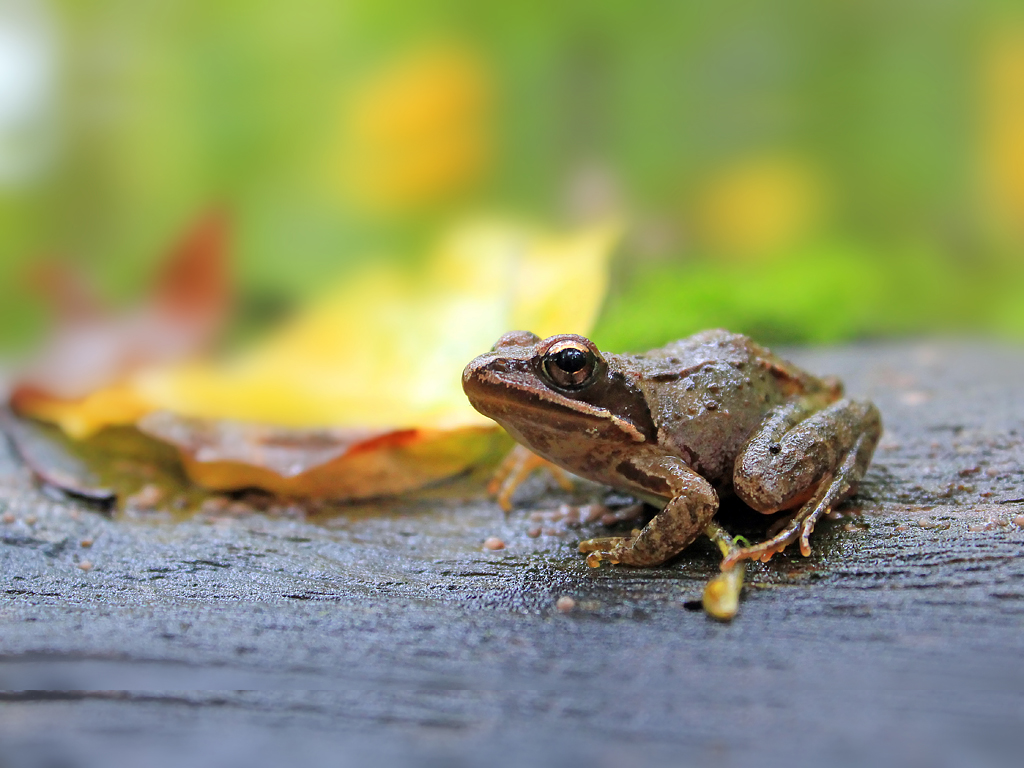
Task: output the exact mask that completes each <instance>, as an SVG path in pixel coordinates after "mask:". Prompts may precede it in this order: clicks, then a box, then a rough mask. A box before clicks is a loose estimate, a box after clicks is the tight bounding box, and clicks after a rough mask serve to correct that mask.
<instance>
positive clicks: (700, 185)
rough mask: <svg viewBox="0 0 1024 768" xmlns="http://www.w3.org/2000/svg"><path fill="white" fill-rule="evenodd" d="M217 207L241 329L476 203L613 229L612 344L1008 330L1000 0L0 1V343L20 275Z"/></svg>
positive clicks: (124, 266)
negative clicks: (607, 219)
mask: <svg viewBox="0 0 1024 768" xmlns="http://www.w3.org/2000/svg"><path fill="white" fill-rule="evenodd" d="M215 205H223V206H226V207H227V209H228V210H229V211H231V215H232V220H233V225H234V236H233V241H234V249H233V250H234V269H235V273H236V276H237V284H238V311H237V320H236V325H235V328H234V336H235V338H236V339H238V338H245V337H247V336H251V335H252V334H254V333H258V331H259V330H260V329H261V328H262V327H264V326H266V325H267V324H269V323H271V322H273V321H274V319H275V318H277V317H279V316H280V315H281V314H282V313H284V312H286V311H288V309H289V308H291V307H294V306H296V305H297V304H299V303H301V302H302V301H303V299H304V298H305V297H307V296H310V295H312V294H315V293H316V292H317V291H318V289H320V288H321V287H322V285H323V283H324V281H325V280H327V281H330V280H334V279H336V278H338V276H340V275H343V274H345V273H346V271H348V270H352V269H355V268H357V267H358V266H359V264H361V263H364V262H365V260H367V259H371V258H372V259H394V260H396V261H399V262H402V261H410V262H411V261H412V260H414V259H416V258H418V257H419V256H421V255H422V254H423V253H424V252H425V250H426V248H427V247H428V244H429V243H430V242H431V239H432V238H433V237H434V236H435V235H436V233H437V231H438V230H439V228H440V227H443V226H444V225H445V224H446V223H449V222H451V221H453V220H455V219H457V218H459V217H464V216H469V215H472V214H473V213H474V212H477V211H491V210H500V211H511V212H514V213H516V214H518V215H521V216H525V217H527V218H529V219H531V220H534V221H537V222H539V223H542V224H543V225H545V226H548V227H550V228H556V229H557V228H568V227H572V226H578V225H581V224H584V223H586V222H587V221H591V220H594V219H597V218H600V217H602V216H606V215H620V216H622V217H623V219H624V221H625V222H626V224H627V234H626V236H625V239H624V242H623V243H622V246H621V247H620V249H619V252H618V253H617V259H616V262H615V267H614V270H615V274H614V280H613V283H612V286H613V287H612V293H611V295H610V296H609V299H608V302H607V306H606V311H605V313H604V315H603V317H602V319H601V321H600V323H599V325H598V328H597V329H596V330H595V333H594V336H595V339H596V340H597V341H598V342H599V343H601V344H603V345H606V346H607V347H608V348H610V349H618V350H621V349H636V348H643V347H647V346H650V345H654V344H658V343H661V342H664V341H666V340H668V339H671V338H674V337H678V336H682V335H685V334H687V333H692V332H694V331H696V330H698V329H701V328H704V327H710V326H726V327H729V328H731V329H733V330H738V331H745V332H749V333H752V334H753V335H755V336H756V337H757V338H759V339H760V340H762V341H765V342H767V343H773V342H780V341H783V342H830V341H836V340H842V339H852V338H864V337H876V336H882V335H891V334H922V333H933V332H966V333H977V332H983V333H995V334H1001V335H1008V336H1012V337H1017V338H1021V337H1024V12H1022V11H1021V10H1020V7H1019V3H1011V2H997V1H996V0H973V1H968V0H949V1H948V2H943V3H934V2H925V1H924V0H899V1H893V0H865V1H864V2H834V3H821V2H813V1H812V0H792V1H790V2H778V1H777V2H767V1H757V0H749V1H747V2H726V3H684V2H679V3H663V2H630V3H626V2H612V1H611V0H590V2H578V3H577V2H573V3H565V4H556V3H544V2H536V1H535V0H521V1H520V2H515V3H479V2H471V1H469V0H465V1H463V0H458V1H456V0H451V1H442V0H435V1H433V2H431V1H430V0H428V1H427V2H398V1H397V0H349V1H348V2H343V3H339V2H336V0H292V2H288V3H280V2H263V1H262V0H202V1H200V0H179V1H176V2H172V1H171V0H153V1H152V2H125V1H124V0H50V1H47V0H2V1H0V350H8V351H10V350H16V349H19V348H25V347H27V346H29V345H31V344H32V343H33V341H34V340H35V339H37V338H38V337H39V335H40V333H41V332H42V329H43V327H44V313H43V312H42V310H41V309H40V306H39V302H38V300H37V299H36V298H35V297H33V296H32V295H31V292H29V291H28V290H26V284H27V280H28V277H27V275H28V273H29V272H30V271H31V267H32V265H33V264H36V263H40V262H41V261H43V260H45V259H51V258H54V257H59V258H63V259H67V260H70V261H71V262H72V263H74V264H77V265H78V266H80V267H82V268H83V269H84V270H86V271H87V272H88V274H89V275H90V276H91V278H92V279H93V280H94V282H95V283H96V284H97V286H98V289H99V290H100V292H101V293H102V294H104V295H105V296H108V297H110V298H111V299H113V300H120V301H127V300H129V299H130V297H132V296H133V295H136V294H137V293H138V292H139V291H140V290H142V286H144V285H145V284H146V282H147V280H148V279H149V278H150V276H151V275H152V273H153V270H154V268H155V266H156V264H157V263H158V262H159V260H160V259H161V258H162V257H163V255H164V254H165V253H166V251H167V249H168V248H169V247H170V246H171V245H172V244H173V243H174V241H175V239H176V238H177V237H178V236H179V235H180V234H181V232H182V231H184V229H185V228H187V227H188V225H189V224H190V223H191V221H193V220H194V219H195V218H196V217H197V216H198V215H199V214H201V213H202V212H203V211H204V210H206V209H207V208H209V207H211V206H215ZM566 300H567V301H571V300H572V297H571V296H567V297H566Z"/></svg>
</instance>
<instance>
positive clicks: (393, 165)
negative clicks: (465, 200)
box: [338, 45, 492, 212]
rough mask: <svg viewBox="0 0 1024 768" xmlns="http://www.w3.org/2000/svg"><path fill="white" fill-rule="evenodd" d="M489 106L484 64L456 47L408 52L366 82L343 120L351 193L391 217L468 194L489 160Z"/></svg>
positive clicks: (344, 174)
mask: <svg viewBox="0 0 1024 768" xmlns="http://www.w3.org/2000/svg"><path fill="white" fill-rule="evenodd" d="M490 102H491V89H490V83H489V78H488V75H487V67H486V65H485V63H484V61H483V60H482V59H481V58H480V57H479V56H477V55H476V54H474V53H472V52H470V51H469V50H467V49H463V48H458V47H455V46H450V45H449V46H436V47H432V48H428V49H423V50H419V51H416V52H413V53H411V54H408V55H407V56H406V57H405V58H403V59H401V60H399V61H397V62H395V63H393V64H392V65H391V66H390V67H388V68H387V69H386V70H384V71H382V72H379V73H377V74H376V75H375V76H373V77H372V78H370V79H368V80H367V81H365V82H363V83H362V84H361V85H360V86H358V87H357V88H356V90H355V93H354V94H353V95H352V97H351V99H350V100H348V101H347V102H346V104H345V109H344V110H343V115H342V125H341V130H340V133H341V136H342V142H341V151H340V153H339V154H340V157H339V160H338V164H339V170H340V175H341V179H342V183H343V186H344V189H345V191H346V193H347V195H348V196H349V197H350V198H351V199H352V200H353V201H354V202H355V203H357V204H359V205H361V206H363V207H365V208H369V209H373V210H382V211H386V212H392V211H396V210H405V209H409V208H413V207H416V206H419V205H429V204H430V203H433V202H435V201H437V200H439V199H442V198H444V197H445V196H448V195H451V194H453V193H457V192H459V191H462V190H464V189H465V188H466V187H468V186H469V185H470V184H472V183H473V182H474V181H476V180H477V179H478V178H479V177H480V176H481V175H482V173H483V171H484V170H485V169H486V166H487V164H488V160H489V158H490V154H491V141H492V136H491V133H492V129H491V125H490Z"/></svg>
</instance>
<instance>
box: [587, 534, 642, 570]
mask: <svg viewBox="0 0 1024 768" xmlns="http://www.w3.org/2000/svg"><path fill="white" fill-rule="evenodd" d="M632 542H633V540H632V539H629V538H626V537H623V536H605V537H602V538H597V539H587V540H586V541H581V542H580V547H579V550H580V552H582V553H583V554H585V555H587V565H589V566H590V567H591V568H597V567H598V566H599V565H600V564H601V561H602V560H607V561H608V562H609V563H611V564H613V565H615V564H616V563H619V562H620V561H621V560H622V555H623V552H625V551H626V550H628V549H629V545H630V544H632Z"/></svg>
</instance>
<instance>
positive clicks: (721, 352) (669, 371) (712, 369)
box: [637, 330, 829, 488]
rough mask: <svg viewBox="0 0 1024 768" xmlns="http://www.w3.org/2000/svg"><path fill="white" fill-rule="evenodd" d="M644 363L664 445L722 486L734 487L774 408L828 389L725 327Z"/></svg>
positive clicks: (655, 353) (644, 383) (640, 361)
mask: <svg viewBox="0 0 1024 768" xmlns="http://www.w3.org/2000/svg"><path fill="white" fill-rule="evenodd" d="M637 365H638V367H639V369H640V370H641V371H642V374H641V381H640V386H641V388H642V389H643V390H644V392H645V396H646V399H647V403H648V405H649V407H650V409H651V416H652V419H653V420H654V423H655V425H656V426H657V428H658V441H659V444H660V445H662V446H664V447H666V448H669V449H670V450H672V451H673V452H676V453H678V455H680V456H682V457H683V458H684V459H685V460H686V461H687V462H688V463H689V464H690V466H692V467H693V468H694V469H695V470H696V471H698V472H699V473H700V474H701V475H703V476H704V477H706V478H707V479H708V480H709V481H711V483H712V484H714V485H716V486H717V487H719V488H725V487H728V485H730V484H731V480H732V469H733V463H734V461H735V458H736V456H737V455H738V453H739V450H740V448H741V447H742V446H743V444H744V442H745V441H746V439H747V437H749V435H750V434H751V432H752V431H753V430H754V429H755V428H756V427H757V426H758V425H759V424H760V423H761V422H762V420H763V419H764V416H765V414H766V413H767V412H768V411H769V410H771V409H772V408H774V407H775V406H777V405H780V404H782V403H784V402H785V401H786V400H788V399H789V398H791V397H794V396H799V395H801V394H804V393H812V392H817V391H823V390H825V389H827V388H828V387H829V385H828V384H827V383H826V382H823V381H822V380H820V379H818V378H816V377H814V376H811V375H810V374H807V373H805V372H804V371H802V370H800V369H799V368H797V367H796V366H795V365H793V364H792V363H789V362H787V361H785V360H783V359H782V358H780V357H778V356H777V355H775V354H773V353H772V352H770V351H769V350H767V349H765V348H764V347H762V346H760V345H759V344H756V343H755V342H753V341H752V340H751V339H749V338H748V337H746V336H743V335H741V334H736V333H730V332H728V331H724V330H711V331H704V332H702V333H698V334H696V335H694V336H690V337H687V338H685V339H680V340H678V341H674V342H672V343H670V344H667V345H665V346H664V347H661V348H660V349H655V350H651V351H650V352H647V353H644V354H643V355H638V356H637Z"/></svg>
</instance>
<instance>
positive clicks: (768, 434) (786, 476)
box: [722, 399, 882, 569]
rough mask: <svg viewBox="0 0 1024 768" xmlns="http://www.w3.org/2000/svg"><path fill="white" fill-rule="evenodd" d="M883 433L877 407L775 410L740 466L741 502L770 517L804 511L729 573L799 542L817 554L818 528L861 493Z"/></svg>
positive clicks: (796, 405)
mask: <svg viewBox="0 0 1024 768" xmlns="http://www.w3.org/2000/svg"><path fill="white" fill-rule="evenodd" d="M881 434H882V417H881V415H880V414H879V412H878V409H877V408H876V407H875V406H874V405H873V404H872V403H869V402H862V401H856V400H847V399H843V400H838V401H836V402H834V403H832V404H831V405H828V406H827V407H825V408H823V409H821V410H818V411H815V409H814V405H813V404H811V403H810V402H808V401H806V400H797V401H794V402H792V403H788V404H786V405H784V406H782V407H780V408H777V409H775V410H774V411H772V412H771V413H770V414H769V415H768V417H767V418H766V419H765V421H764V422H763V423H762V424H761V427H760V428H759V429H758V430H757V432H755V433H754V435H753V436H752V437H751V438H750V439H749V440H748V441H747V444H746V446H745V447H744V449H743V451H742V452H741V453H740V455H739V457H738V458H737V459H736V465H735V470H734V473H733V485H734V487H735V489H736V495H737V496H739V497H740V499H742V500H743V501H744V502H745V503H746V504H748V505H749V506H751V507H753V508H754V509H756V510H758V511H759V512H764V513H766V514H769V513H772V512H778V511H780V510H784V509H793V508H794V507H797V506H798V505H801V506H800V508H799V511H798V512H797V513H796V514H795V515H794V516H793V519H792V520H790V521H789V523H788V524H787V525H786V527H785V528H783V529H782V531H780V532H779V533H778V534H777V535H776V536H773V537H772V538H771V539H768V540H767V541H764V542H762V543H760V544H757V545H755V546H753V547H744V548H742V549H739V550H737V551H736V552H734V553H732V554H730V555H729V556H728V557H726V559H725V560H724V561H723V563H722V568H723V569H725V568H728V567H730V566H731V565H733V564H734V563H736V562H738V561H740V560H745V559H751V560H767V559H768V558H770V557H771V556H772V555H773V554H775V553H776V552H781V551H782V550H783V549H785V548H786V547H787V546H788V545H789V544H791V543H792V542H794V541H796V540H797V539H799V540H800V551H801V552H802V553H803V554H804V556H807V555H809V554H810V553H811V548H810V541H809V539H810V535H811V532H812V531H813V530H814V525H815V523H816V522H817V521H818V519H819V518H820V517H821V516H822V515H823V514H825V513H826V512H828V511H829V510H830V509H831V508H832V507H834V506H835V505H837V504H839V503H840V502H841V501H843V500H844V499H845V498H847V497H848V496H849V495H850V494H851V493H853V491H854V489H855V488H856V484H857V483H858V482H859V481H860V479H861V478H862V477H863V476H864V472H865V471H866V470H867V467H868V464H869V463H870V462H871V455H872V454H873V453H874V450H875V446H876V445H877V444H878V439H879V437H880V436H881Z"/></svg>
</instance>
